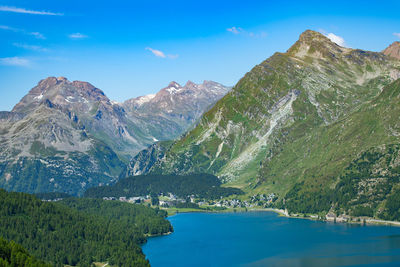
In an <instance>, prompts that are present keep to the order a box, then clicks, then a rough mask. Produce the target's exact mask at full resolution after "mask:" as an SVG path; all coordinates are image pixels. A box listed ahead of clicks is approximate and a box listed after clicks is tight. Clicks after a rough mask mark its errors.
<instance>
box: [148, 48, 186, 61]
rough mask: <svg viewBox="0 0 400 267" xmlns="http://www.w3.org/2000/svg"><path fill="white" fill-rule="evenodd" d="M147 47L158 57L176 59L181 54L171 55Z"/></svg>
mask: <svg viewBox="0 0 400 267" xmlns="http://www.w3.org/2000/svg"><path fill="white" fill-rule="evenodd" d="M145 49H146V50H149V51H150V52H151V53H153V55H155V56H156V57H161V58H170V59H176V58H178V57H179V55H170V54H168V55H166V54H165V53H164V52H163V51H160V50H157V49H153V48H151V47H146V48H145Z"/></svg>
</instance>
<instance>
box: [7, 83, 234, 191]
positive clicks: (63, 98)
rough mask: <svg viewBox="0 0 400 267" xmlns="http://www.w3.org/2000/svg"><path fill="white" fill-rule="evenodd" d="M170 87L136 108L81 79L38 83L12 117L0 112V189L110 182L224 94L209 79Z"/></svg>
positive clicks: (74, 186) (74, 188)
mask: <svg viewBox="0 0 400 267" xmlns="http://www.w3.org/2000/svg"><path fill="white" fill-rule="evenodd" d="M176 89H177V91H179V92H175V91H171V90H169V89H168V88H166V89H163V90H161V91H160V92H159V93H157V94H156V95H155V97H154V99H153V101H149V102H148V103H143V105H140V100H138V99H136V100H135V99H134V100H129V101H127V102H126V103H124V104H118V103H116V102H114V101H111V100H110V99H108V97H107V96H106V95H105V94H104V92H103V91H101V90H100V89H98V88H96V87H94V86H93V85H91V84H90V83H87V82H80V81H74V82H70V81H68V80H67V79H66V78H64V77H59V78H55V77H49V78H47V79H45V80H42V81H40V82H39V83H38V85H37V86H36V87H34V88H33V89H32V90H30V91H29V93H28V94H27V95H26V96H24V97H23V98H22V100H21V101H20V102H19V103H18V104H16V105H15V107H14V108H13V110H12V111H11V112H0V151H1V153H0V186H1V187H3V188H6V189H8V190H17V191H24V192H32V193H37V192H52V191H61V192H66V193H69V194H73V195H75V194H80V193H82V192H84V190H85V188H87V187H90V186H98V185H99V184H104V183H106V184H108V183H110V182H113V181H115V180H116V179H117V178H118V177H119V175H120V173H121V171H123V170H125V164H126V162H127V161H128V159H129V158H131V157H132V156H134V155H135V154H136V153H137V152H138V151H140V150H142V149H144V148H145V147H147V146H148V145H151V144H153V143H154V142H155V141H157V140H167V139H172V138H175V137H177V136H179V135H180V134H182V133H183V132H184V131H185V130H187V129H188V128H189V127H190V126H191V125H192V124H193V123H194V122H195V121H196V120H197V119H198V118H199V117H200V116H201V114H202V112H204V111H205V110H207V108H208V107H209V106H210V105H212V104H213V103H214V102H215V101H217V100H218V99H219V98H221V97H222V96H223V95H224V94H225V93H226V92H227V91H228V90H229V88H228V87H224V86H222V85H219V84H217V83H214V82H205V83H204V84H203V85H195V84H192V83H188V86H185V87H179V88H178V87H177V88H176ZM178 89H179V90H178ZM180 105H182V107H181V106H180Z"/></svg>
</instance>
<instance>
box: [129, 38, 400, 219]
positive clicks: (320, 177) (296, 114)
mask: <svg viewBox="0 0 400 267" xmlns="http://www.w3.org/2000/svg"><path fill="white" fill-rule="evenodd" d="M392 47H393V45H392ZM386 51H388V50H386ZM391 51H392V52H394V51H395V49H391ZM385 53H386V54H387V52H385ZM385 53H378V52H370V51H364V50H360V49H351V48H345V47H341V46H339V45H337V44H336V43H334V42H332V41H330V40H329V39H328V38H327V37H325V36H324V35H322V34H320V33H318V32H314V31H310V30H308V31H305V32H304V33H302V34H301V35H300V38H299V40H298V41H297V42H296V43H295V44H294V45H293V46H292V47H290V49H289V50H288V51H287V52H286V53H275V54H274V55H273V56H271V57H270V58H269V59H267V60H265V61H264V62H262V63H261V64H259V65H257V66H255V67H254V68H253V69H252V70H251V71H250V72H248V73H247V74H246V75H245V76H244V77H243V78H242V79H241V80H240V81H239V82H238V83H237V84H236V85H235V86H234V87H233V89H232V90H231V91H230V92H229V93H228V94H227V95H226V96H225V97H223V98H222V99H221V100H219V101H218V102H217V103H216V104H215V105H214V107H213V108H212V109H210V110H209V111H208V112H206V113H205V114H204V116H203V117H202V119H201V120H200V123H199V124H198V125H197V126H196V127H195V128H194V129H193V130H191V131H190V132H188V133H187V134H186V135H184V136H183V137H182V138H181V139H179V140H177V141H174V142H168V143H159V144H158V145H157V146H152V147H150V148H149V149H147V150H145V151H142V152H140V153H139V154H138V155H137V156H136V157H135V158H134V159H133V160H132V161H131V163H130V164H129V169H128V171H127V172H128V173H129V174H136V175H139V174H147V173H153V174H154V173H163V174H168V173H175V174H188V173H210V174H214V175H217V176H218V177H219V178H220V179H221V180H222V181H223V182H225V183H227V185H231V186H236V187H239V188H241V189H243V190H245V191H246V192H248V193H249V194H254V193H275V194H277V195H278V196H279V199H280V200H279V201H280V202H279V203H281V205H282V206H281V207H286V208H288V209H289V210H290V211H292V212H308V213H310V212H315V213H317V212H321V211H325V212H328V211H329V210H331V208H332V207H333V208H332V209H335V211H336V212H337V213H346V214H349V213H350V214H351V213H353V212H356V211H357V210H360V209H361V210H363V209H364V208H365V207H369V208H370V210H371V211H372V214H373V215H374V216H379V217H381V218H382V217H384V215H383V214H384V213H385V210H388V209H389V208H388V207H387V206H385V205H386V204H388V203H393V201H392V202H390V201H389V200H390V199H391V198H393V199H399V197H398V196H397V195H396V194H397V193H396V192H397V191H396V188H397V187H398V186H400V181H398V178H396V179H395V178H394V177H400V176H398V175H400V173H398V171H397V170H398V166H399V165H400V164H399V163H398V162H399V161H398V159H399V157H398V156H397V155H398V145H400V128H399V127H400V126H399V123H398V121H399V120H398V118H399V114H400V113H399V112H398V109H399V107H400V105H399V102H398V99H399V98H398V97H399V96H398V93H397V91H398V90H399V88H400V87H399V86H400V85H399V80H398V79H399V78H400V61H399V60H397V59H396V58H394V57H393V53H391V54H390V57H389V56H387V55H386V54H385ZM396 80H397V81H396ZM389 155H390V156H389ZM367 162H369V163H368V164H367ZM369 164H370V165H369ZM367 166H368V169H365V170H366V172H365V173H364V172H363V168H364V167H367ZM357 170H358V172H357ZM346 177H352V178H353V180H352V182H351V183H349V182H348V180H346V179H348V178H346ZM357 177H358V178H357ZM356 178H357V179H359V180H357V179H356ZM382 190H383V191H382ZM349 192H351V194H350V193H349ZM346 194H350V195H346ZM398 194H399V195H400V193H398ZM370 196H379V197H377V198H376V199H375V200H372V199H371V198H370ZM361 199H362V201H361ZM346 200H347V201H350V202H348V203H347V204H346V205H344V204H343V203H345V202H346ZM385 203H386V204H385ZM388 205H389V204H388ZM360 207H361V208H360ZM399 208H400V207H399ZM391 209H392V210H393V209H396V207H395V206H394V207H391ZM399 215H400V214H399ZM385 218H389V217H385ZM399 219H400V216H399Z"/></svg>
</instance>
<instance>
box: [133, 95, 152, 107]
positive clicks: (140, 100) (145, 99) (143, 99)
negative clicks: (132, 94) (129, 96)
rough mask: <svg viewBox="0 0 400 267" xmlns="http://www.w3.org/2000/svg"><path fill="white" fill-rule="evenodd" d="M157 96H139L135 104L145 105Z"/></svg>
mask: <svg viewBox="0 0 400 267" xmlns="http://www.w3.org/2000/svg"><path fill="white" fill-rule="evenodd" d="M155 96H156V95H155V94H151V95H145V96H139V97H138V98H137V99H136V100H135V103H136V104H138V105H140V106H141V105H143V104H144V103H147V102H149V101H150V100H152V99H153V98H154V97H155Z"/></svg>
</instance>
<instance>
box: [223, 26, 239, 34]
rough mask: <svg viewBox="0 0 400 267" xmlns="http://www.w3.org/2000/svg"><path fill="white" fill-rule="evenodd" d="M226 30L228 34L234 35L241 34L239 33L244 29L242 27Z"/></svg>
mask: <svg viewBox="0 0 400 267" xmlns="http://www.w3.org/2000/svg"><path fill="white" fill-rule="evenodd" d="M226 30H227V31H228V32H231V33H233V34H239V33H241V32H243V29H242V28H240V27H231V28H228V29H226Z"/></svg>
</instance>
